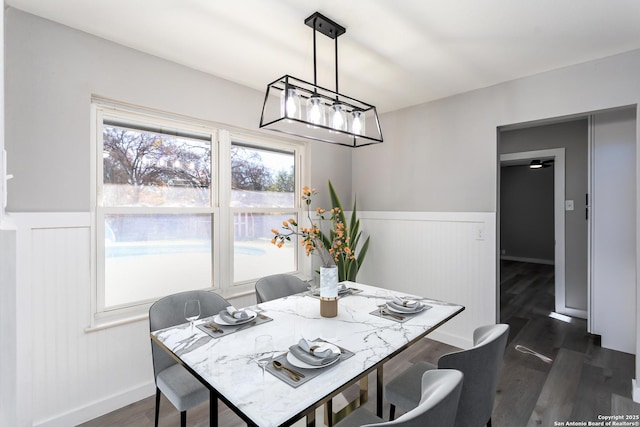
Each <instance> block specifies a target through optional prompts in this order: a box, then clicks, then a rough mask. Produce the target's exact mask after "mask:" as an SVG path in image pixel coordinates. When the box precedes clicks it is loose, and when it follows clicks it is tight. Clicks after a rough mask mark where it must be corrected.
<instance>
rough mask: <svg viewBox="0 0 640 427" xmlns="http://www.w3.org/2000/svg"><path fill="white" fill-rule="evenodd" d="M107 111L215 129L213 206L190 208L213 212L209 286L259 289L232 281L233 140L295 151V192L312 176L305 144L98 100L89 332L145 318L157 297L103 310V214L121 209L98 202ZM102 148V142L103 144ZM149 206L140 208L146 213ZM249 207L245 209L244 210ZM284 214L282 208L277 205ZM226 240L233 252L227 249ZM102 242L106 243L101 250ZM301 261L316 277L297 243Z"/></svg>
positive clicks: (228, 291) (228, 292)
mask: <svg viewBox="0 0 640 427" xmlns="http://www.w3.org/2000/svg"><path fill="white" fill-rule="evenodd" d="M105 112H106V113H107V115H108V116H112V115H115V116H117V117H119V118H122V119H124V120H131V121H136V122H141V121H142V122H143V123H149V124H152V125H158V126H160V127H167V126H173V127H175V128H178V129H184V130H190V131H194V132H197V133H207V134H208V133H210V134H211V135H212V155H211V158H212V165H211V167H212V177H213V182H212V187H213V188H212V207H211V208H190V212H193V213H197V212H206V213H212V214H213V236H214V237H213V242H212V250H213V259H212V268H213V273H212V280H213V284H212V287H210V288H206V289H211V290H214V291H215V292H217V293H219V294H220V295H222V296H223V297H224V298H227V299H232V298H234V297H238V296H243V295H248V294H251V293H253V292H254V286H255V281H247V282H243V283H233V267H234V265H233V240H234V236H233V209H232V208H230V206H229V204H230V198H231V158H230V151H231V144H232V141H235V142H243V143H247V144H249V145H253V146H256V147H260V148H264V149H266V150H268V149H274V148H276V149H283V150H290V151H293V152H294V153H295V155H296V158H295V165H296V167H295V185H296V191H297V192H299V189H301V188H302V186H303V182H308V180H309V176H310V173H309V160H308V158H307V155H306V144H304V143H300V142H297V141H293V140H287V139H282V138H275V137H274V138H265V137H264V136H261V135H256V134H254V133H253V132H251V131H244V130H238V129H235V128H232V127H229V126H223V125H217V124H215V123H208V122H204V121H202V120H196V119H193V120H191V119H189V118H185V117H181V116H180V117H178V118H173V115H171V114H167V113H162V112H156V111H147V110H145V109H141V108H138V107H132V106H120V105H119V104H118V103H115V102H113V101H106V100H103V99H100V98H94V99H93V102H92V103H91V147H90V156H91V160H90V171H91V180H90V185H91V187H90V188H91V196H90V202H91V211H90V213H91V278H92V283H91V312H92V316H91V322H90V326H89V328H87V331H92V330H100V329H103V328H106V327H111V326H117V325H120V324H124V323H128V322H132V321H138V320H140V319H143V318H145V317H146V315H147V314H148V311H149V307H150V306H151V304H153V302H154V301H151V300H150V301H145V302H141V303H137V304H134V305H130V306H126V307H119V308H110V309H109V310H104V302H103V298H104V277H102V278H100V277H99V275H100V274H101V273H102V272H104V265H101V263H103V262H104V261H103V257H101V256H100V255H101V253H100V250H104V237H102V239H101V238H100V237H99V236H100V234H99V233H100V231H102V236H104V229H103V226H101V225H100V224H101V223H100V218H103V217H102V215H103V213H104V212H107V211H108V212H111V211H114V212H115V211H117V208H101V211H102V212H98V209H97V201H98V200H99V190H98V188H99V186H98V180H100V181H101V180H102V162H100V161H99V159H97V155H98V147H99V146H98V144H102V140H101V138H99V135H98V131H99V130H100V129H101V127H102V124H103V118H104V115H105ZM100 146H101V145H100ZM294 200H295V201H296V202H295V207H294V208H293V209H292V211H296V212H297V214H298V217H299V218H302V207H301V203H300V198H299V197H295V198H294ZM143 210H144V208H140V212H141V213H142V212H143ZM244 210H246V209H244ZM276 210H277V211H279V212H282V209H276ZM178 211H180V212H184V210H183V209H182V208H176V209H175V210H174V209H166V212H167V213H171V212H178ZM257 211H259V212H267V211H268V208H264V209H263V208H259V209H257ZM225 244H227V246H228V250H223V248H224V246H225ZM99 245H103V247H102V249H101V248H100V246H99ZM296 254H297V265H298V271H297V272H295V273H294V274H295V275H297V276H299V277H300V278H302V279H303V280H310V279H311V278H312V277H313V271H312V270H313V268H312V262H311V259H310V257H307V256H306V255H305V253H304V251H303V250H302V249H301V248H300V247H299V245H297V248H296Z"/></svg>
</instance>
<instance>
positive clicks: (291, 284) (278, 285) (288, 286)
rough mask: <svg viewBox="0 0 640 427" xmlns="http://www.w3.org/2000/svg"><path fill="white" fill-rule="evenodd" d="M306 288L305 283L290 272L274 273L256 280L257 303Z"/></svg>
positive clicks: (296, 292)
mask: <svg viewBox="0 0 640 427" xmlns="http://www.w3.org/2000/svg"><path fill="white" fill-rule="evenodd" d="M306 290H307V283H306V282H304V281H303V280H301V279H299V278H297V277H296V276H292V275H291V274H274V275H272V276H266V277H263V278H262V279H260V280H258V281H257V282H256V300H257V301H258V304H260V303H262V302H267V301H271V300H274V299H278V298H282V297H286V296H289V295H293V294H298V293H300V292H304V291H306Z"/></svg>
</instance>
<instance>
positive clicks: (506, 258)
mask: <svg viewBox="0 0 640 427" xmlns="http://www.w3.org/2000/svg"><path fill="white" fill-rule="evenodd" d="M500 259H501V260H504V261H518V262H529V263H531V264H546V265H554V264H555V262H554V260H552V259H551V260H549V259H539V258H526V257H519V256H509V255H500Z"/></svg>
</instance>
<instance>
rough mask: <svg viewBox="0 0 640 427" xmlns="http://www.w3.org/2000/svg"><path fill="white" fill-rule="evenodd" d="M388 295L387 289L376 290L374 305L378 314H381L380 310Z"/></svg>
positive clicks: (385, 303) (382, 308) (384, 304)
mask: <svg viewBox="0 0 640 427" xmlns="http://www.w3.org/2000/svg"><path fill="white" fill-rule="evenodd" d="M388 297H389V293H388V292H387V291H376V305H377V306H378V311H379V312H380V314H382V310H384V307H385V306H386V305H387V301H388V299H389V298H388Z"/></svg>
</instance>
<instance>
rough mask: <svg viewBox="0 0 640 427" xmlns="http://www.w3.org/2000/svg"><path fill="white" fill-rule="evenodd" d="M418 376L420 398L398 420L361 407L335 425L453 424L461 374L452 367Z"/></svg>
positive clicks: (449, 426) (423, 426) (400, 426)
mask: <svg viewBox="0 0 640 427" xmlns="http://www.w3.org/2000/svg"><path fill="white" fill-rule="evenodd" d="M420 378H421V394H420V396H421V398H420V402H419V404H418V406H417V407H416V408H414V409H412V410H411V411H409V412H407V413H406V414H404V415H403V416H401V417H399V418H398V419H397V420H394V421H388V422H385V421H384V420H383V419H382V418H378V417H377V416H375V415H374V414H372V413H371V412H369V411H367V410H366V409H364V408H362V407H360V408H358V409H357V410H355V411H354V412H352V413H351V414H349V416H347V417H346V418H345V419H344V420H342V421H341V422H339V423H338V424H336V427H356V426H357V427H360V426H369V427H373V426H376V427H382V426H397V427H432V426H433V427H453V425H454V422H455V419H456V411H457V409H458V400H459V399H460V393H461V391H462V384H463V375H462V372H460V371H457V370H455V369H434V370H431V371H428V372H425V373H424V374H423V375H421V376H420Z"/></svg>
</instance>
